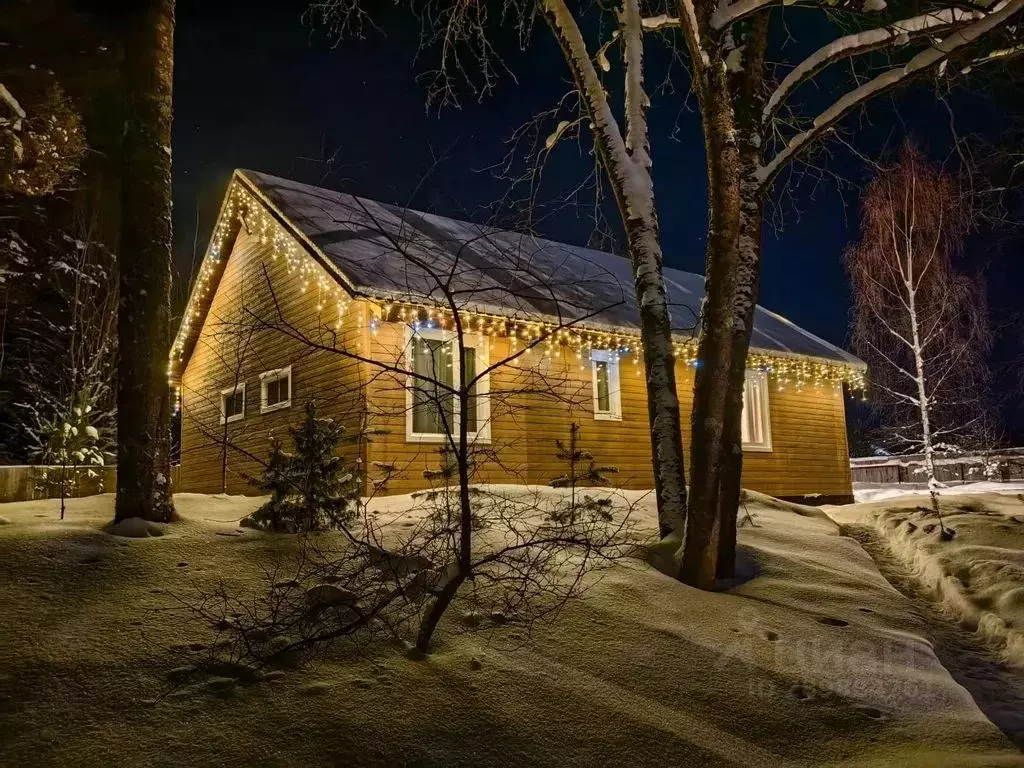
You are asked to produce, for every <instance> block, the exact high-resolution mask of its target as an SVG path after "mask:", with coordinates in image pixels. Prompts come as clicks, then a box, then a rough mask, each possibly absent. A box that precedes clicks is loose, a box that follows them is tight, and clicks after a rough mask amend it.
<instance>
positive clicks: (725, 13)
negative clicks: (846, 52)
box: [711, 0, 888, 30]
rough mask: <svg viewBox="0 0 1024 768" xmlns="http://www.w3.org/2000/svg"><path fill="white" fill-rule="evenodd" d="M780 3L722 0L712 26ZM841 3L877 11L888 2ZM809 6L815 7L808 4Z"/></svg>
mask: <svg viewBox="0 0 1024 768" xmlns="http://www.w3.org/2000/svg"><path fill="white" fill-rule="evenodd" d="M796 2H797V0H782V2H781V4H782V5H795V4H796ZM777 4H779V0H736V2H734V3H729V2H726V0H721V2H719V4H718V7H717V8H715V11H714V13H712V14H711V28H712V29H715V30H723V29H725V28H726V27H728V26H729V25H730V24H733V23H734V22H737V21H739V20H740V19H742V18H744V17H746V16H749V15H750V14H752V13H756V12H757V11H759V10H761V9H762V8H767V7H768V6H770V5H777ZM829 5H831V3H829ZM839 5H841V6H845V7H847V8H848V9H850V10H858V11H861V12H862V13H877V12H879V11H884V10H885V9H886V8H887V7H888V4H887V3H886V1H885V0H853V2H849V1H846V2H840V3H839ZM808 7H813V6H811V4H808Z"/></svg>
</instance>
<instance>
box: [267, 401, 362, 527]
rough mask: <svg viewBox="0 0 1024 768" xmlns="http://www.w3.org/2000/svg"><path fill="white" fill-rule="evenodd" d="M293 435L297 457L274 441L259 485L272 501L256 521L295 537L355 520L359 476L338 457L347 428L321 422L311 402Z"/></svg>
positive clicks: (328, 421)
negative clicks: (297, 533)
mask: <svg viewBox="0 0 1024 768" xmlns="http://www.w3.org/2000/svg"><path fill="white" fill-rule="evenodd" d="M289 432H290V433H291V437H292V443H293V446H294V451H293V452H292V453H288V452H286V451H285V450H284V447H283V445H282V443H281V441H280V440H279V439H276V438H274V439H272V441H271V447H270V456H269V459H268V461H267V466H266V468H265V470H264V472H263V476H262V477H261V478H260V479H259V480H258V481H257V483H256V484H257V485H258V487H259V488H261V489H262V490H264V491H269V492H270V495H271V497H270V500H269V501H268V502H267V503H266V504H264V505H263V506H262V507H260V508H259V509H258V510H256V511H255V512H254V513H253V514H252V517H251V520H252V522H253V523H254V524H255V525H257V526H258V527H261V528H268V529H270V530H274V531H286V532H292V533H294V532H307V531H316V530H323V529H325V528H336V527H340V526H343V525H345V524H346V523H349V522H351V521H352V519H353V518H354V517H355V514H356V508H357V503H358V498H359V478H358V475H357V473H356V472H355V471H354V470H352V469H350V468H349V467H347V466H346V464H345V460H344V459H343V458H342V457H341V456H338V455H337V454H336V451H337V449H338V446H339V445H340V444H341V442H342V440H343V439H344V432H345V428H344V427H343V426H342V425H340V424H338V423H337V422H335V421H334V420H333V419H327V418H318V417H317V415H316V406H315V404H313V403H312V402H311V403H309V405H307V406H306V418H305V419H304V420H303V422H302V424H301V425H300V426H298V427H291V428H289Z"/></svg>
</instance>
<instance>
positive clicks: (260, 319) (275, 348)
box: [179, 231, 365, 493]
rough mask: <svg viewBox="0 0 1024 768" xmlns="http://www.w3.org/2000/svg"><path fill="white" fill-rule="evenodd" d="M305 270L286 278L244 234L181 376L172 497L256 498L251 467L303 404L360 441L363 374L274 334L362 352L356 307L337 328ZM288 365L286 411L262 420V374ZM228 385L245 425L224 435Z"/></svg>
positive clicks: (356, 446) (316, 270)
mask: <svg viewBox="0 0 1024 768" xmlns="http://www.w3.org/2000/svg"><path fill="white" fill-rule="evenodd" d="M308 262H309V265H310V266H309V269H312V272H311V273H309V274H307V275H305V276H303V275H301V274H300V272H299V271H298V270H293V271H291V272H290V271H289V269H288V265H287V263H286V261H285V260H284V259H283V258H278V259H274V258H272V257H271V251H270V248H269V247H268V246H264V245H261V244H260V243H259V242H258V241H257V240H255V239H254V238H253V237H250V236H248V235H247V234H246V233H245V232H244V231H243V232H241V233H240V234H239V235H238V237H237V239H236V241H235V243H234V246H233V248H232V250H231V255H230V257H229V258H228V261H227V264H226V265H225V267H224V274H223V276H222V278H221V280H220V282H219V285H218V288H217V291H216V294H215V295H214V297H213V300H212V302H211V305H210V311H209V313H208V314H207V316H206V319H205V322H204V323H203V326H202V330H201V331H200V333H199V337H198V341H197V343H196V346H195V349H194V351H193V352H192V355H191V357H190V358H189V361H188V365H187V367H186V368H185V371H184V373H183V375H182V381H181V400H182V430H181V432H182V434H181V466H182V471H181V485H180V488H179V490H181V491H190V492H196V493H220V492H222V491H227V492H228V493H258V490H257V489H256V488H254V487H253V486H252V485H251V484H250V483H249V479H248V478H250V477H255V476H258V475H259V473H260V464H259V462H258V461H257V460H255V458H253V457H256V458H259V459H264V460H265V459H266V456H267V452H268V450H269V446H270V437H271V434H274V435H277V436H280V437H281V438H282V439H284V441H285V445H286V447H290V439H289V435H288V433H287V428H288V427H289V426H292V425H295V424H298V423H299V422H300V421H301V420H302V418H303V417H304V415H305V408H306V404H307V402H308V401H310V400H315V402H316V405H317V410H318V414H319V415H321V416H329V417H332V418H335V419H338V420H340V421H341V422H342V423H343V424H344V425H345V426H346V429H347V430H348V431H349V434H351V435H353V436H356V435H359V434H360V432H361V430H360V425H361V423H362V421H363V418H364V412H363V404H364V399H363V394H362V392H363V387H362V384H363V382H362V376H363V374H364V371H363V366H362V364H361V363H359V362H357V361H356V360H354V359H353V358H351V357H347V356H345V355H343V354H339V353H337V352H335V351H330V350H316V349H312V348H310V346H309V345H308V344H306V343H304V342H303V341H301V340H298V339H295V338H293V337H292V336H291V335H290V334H289V333H285V332H284V331H283V330H281V329H280V320H281V319H283V320H285V321H286V322H287V323H288V325H290V326H291V327H292V328H294V329H295V330H296V331H297V332H299V333H302V334H304V335H305V336H306V337H307V338H309V339H312V340H314V341H316V342H317V343H323V344H326V345H336V347H337V348H338V349H343V350H357V349H359V348H360V345H361V344H362V343H363V339H364V336H365V306H364V303H363V302H359V301H356V302H352V303H351V304H349V305H348V308H347V310H346V311H345V312H344V313H342V316H341V317H342V319H341V321H340V323H338V312H337V306H338V305H337V302H336V301H334V300H333V299H331V300H327V298H326V297H325V295H324V292H323V291H322V290H321V289H320V288H318V287H317V282H318V280H317V278H318V277H320V276H325V275H323V270H322V269H321V268H320V267H319V266H318V265H315V264H314V263H313V262H312V260H308ZM329 279H330V280H331V282H332V283H333V278H329ZM318 305H322V307H323V308H322V309H318ZM278 307H279V308H280V312H281V316H283V317H281V316H279V315H278ZM289 365H290V366H291V369H292V380H291V406H290V407H288V408H284V409H280V410H276V411H271V412H268V413H263V414H261V413H260V378H259V375H260V373H262V372H264V371H269V370H273V369H278V368H284V367H286V366H289ZM236 381H238V382H244V383H245V387H246V392H245V417H244V418H243V419H241V420H240V421H236V422H232V423H229V424H227V425H222V424H221V423H220V392H221V390H222V389H224V388H228V387H232V386H233V385H234V384H235V382H236ZM225 437H226V441H225ZM344 454H345V455H346V458H349V459H350V460H353V461H355V460H362V459H363V457H364V455H365V448H364V446H363V445H362V443H361V442H354V443H351V444H348V445H346V447H345V449H344ZM225 464H226V478H225V473H224V472H223V468H224V466H225ZM225 480H226V482H225Z"/></svg>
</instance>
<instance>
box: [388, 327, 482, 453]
mask: <svg viewBox="0 0 1024 768" xmlns="http://www.w3.org/2000/svg"><path fill="white" fill-rule="evenodd" d="M416 336H419V337H420V338H423V339H431V340H434V341H440V342H441V343H442V344H451V345H452V381H453V382H458V381H459V376H460V374H459V355H458V344H459V339H458V333H456V332H455V331H446V330H443V329H441V328H413V327H412V326H408V325H407V326H406V327H405V369H406V371H408V373H407V374H406V377H405V378H406V385H405V441H406V442H407V443H444V442H447V441H448V435H447V434H445V433H444V432H415V431H414V430H413V424H414V420H413V416H414V414H413V407H414V403H415V398H414V393H415V390H416V384H417V382H418V381H419V379H418V378H417V377H416V376H415V375H414V373H413V371H412V366H413V355H412V345H413V339H414V338H415V337H416ZM474 336H475V337H476V340H475V342H474V339H473V337H474ZM463 342H464V344H465V346H466V348H467V349H472V350H474V352H475V355H476V369H477V371H478V372H479V371H486V370H487V368H488V366H489V365H490V362H489V360H490V357H489V356H490V343H489V341H488V339H487V337H486V336H484V335H483V334H475V333H463ZM490 395H491V374H490V373H489V372H488V373H485V374H484V375H483V376H480V378H478V379H477V382H476V423H477V430H476V431H475V432H470V433H469V441H470V442H471V443H489V442H491V397H490ZM453 400H454V402H453V403H452V413H453V414H454V419H453V421H454V423H453V424H452V425H451V429H452V436H451V437H452V439H453V440H454V441H456V442H457V441H458V437H459V432H458V430H459V422H460V419H461V413H460V409H459V399H458V397H456V396H454V395H453Z"/></svg>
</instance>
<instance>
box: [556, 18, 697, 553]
mask: <svg viewBox="0 0 1024 768" xmlns="http://www.w3.org/2000/svg"><path fill="white" fill-rule="evenodd" d="M544 11H545V18H546V19H547V21H548V24H549V26H550V27H551V30H552V31H553V32H554V34H555V37H556V38H557V39H558V43H559V45H560V46H561V48H562V52H563V55H564V57H565V61H566V63H567V64H568V66H569V69H570V71H571V72H572V76H573V80H574V82H575V84H576V88H577V90H578V91H579V93H580V95H581V97H582V98H583V101H584V103H585V105H586V109H587V113H588V116H589V117H590V120H591V122H592V123H593V134H594V143H595V146H596V148H597V152H598V155H599V157H600V159H601V162H602V164H603V166H604V169H605V173H606V175H607V178H608V182H609V184H610V185H611V187H612V190H613V191H614V194H615V200H616V202H617V204H618V207H619V212H620V215H621V216H622V221H623V225H624V229H625V232H626V243H627V247H628V250H629V258H630V262H631V264H632V267H633V279H634V289H635V291H636V298H637V305H638V307H639V313H640V340H641V344H642V346H643V350H644V372H645V374H646V385H647V410H648V418H649V420H650V427H651V453H652V457H653V465H654V488H655V496H656V499H657V504H658V527H659V529H660V532H661V535H662V536H663V537H664V536H667V535H668V534H669V533H671V532H673V531H682V529H683V522H684V519H685V516H686V509H687V492H686V470H685V465H684V460H683V436H682V421H681V419H680V416H679V397H678V394H677V391H676V373H675V364H676V358H675V350H674V347H673V342H672V321H671V316H670V314H669V309H668V295H667V292H666V290H665V282H664V280H663V278H662V252H661V242H660V236H659V231H658V215H657V211H656V209H655V205H654V184H653V181H652V178H651V161H650V155H649V149H648V139H647V125H646V110H647V99H646V95H645V94H644V92H643V74H642V65H643V61H642V50H643V48H642V35H643V30H642V26H641V22H640V14H639V6H638V5H637V3H636V1H635V0H627V2H625V3H624V4H623V11H622V14H621V16H620V23H621V25H622V28H623V33H624V34H623V37H624V39H625V41H626V44H625V54H624V64H625V66H626V69H627V73H626V102H627V103H626V114H627V121H628V122H627V136H626V138H625V140H624V139H623V136H622V132H621V131H620V130H619V126H618V123H617V122H616V120H615V117H614V115H613V114H612V110H611V107H610V105H609V104H608V99H607V94H606V93H605V90H604V87H603V85H602V84H601V80H600V78H599V77H598V75H597V72H596V70H595V69H594V66H593V63H592V61H591V59H590V55H589V53H588V52H587V48H586V44H585V42H584V40H583V36H582V35H581V34H580V30H579V27H578V26H577V24H576V20H575V18H574V17H573V15H572V13H571V12H570V11H569V9H568V8H567V7H566V5H565V3H564V2H563V1H562V0H545V1H544Z"/></svg>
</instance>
